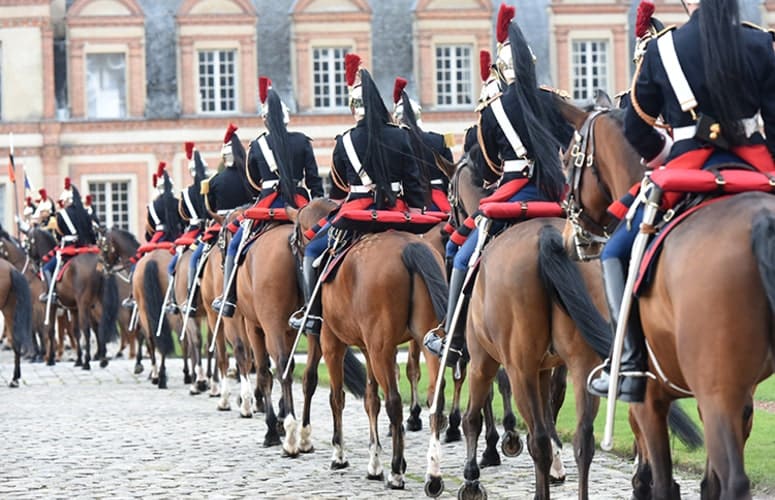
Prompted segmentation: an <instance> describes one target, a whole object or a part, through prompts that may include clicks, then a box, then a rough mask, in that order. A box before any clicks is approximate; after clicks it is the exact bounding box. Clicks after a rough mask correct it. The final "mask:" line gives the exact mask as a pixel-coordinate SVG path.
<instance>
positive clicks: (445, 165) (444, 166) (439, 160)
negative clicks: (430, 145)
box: [433, 151, 457, 179]
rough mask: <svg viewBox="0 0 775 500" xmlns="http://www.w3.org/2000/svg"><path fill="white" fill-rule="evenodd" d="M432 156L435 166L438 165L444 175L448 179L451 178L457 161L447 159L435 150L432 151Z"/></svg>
mask: <svg viewBox="0 0 775 500" xmlns="http://www.w3.org/2000/svg"><path fill="white" fill-rule="evenodd" d="M433 158H434V159H435V160H436V166H437V167H439V170H441V171H442V172H444V175H446V176H447V178H448V179H451V178H452V176H453V175H455V170H456V169H457V163H454V162H451V161H449V160H447V159H446V158H444V157H443V156H441V155H440V154H439V153H438V152H436V151H433Z"/></svg>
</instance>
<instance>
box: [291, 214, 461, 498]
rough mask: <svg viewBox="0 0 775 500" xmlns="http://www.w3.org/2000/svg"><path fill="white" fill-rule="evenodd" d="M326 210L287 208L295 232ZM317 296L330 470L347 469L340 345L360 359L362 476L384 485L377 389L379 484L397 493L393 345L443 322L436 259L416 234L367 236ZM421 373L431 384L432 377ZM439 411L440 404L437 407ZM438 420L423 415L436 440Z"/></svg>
mask: <svg viewBox="0 0 775 500" xmlns="http://www.w3.org/2000/svg"><path fill="white" fill-rule="evenodd" d="M334 206H335V204H334V203H333V202H331V201H330V200H325V199H319V200H313V201H312V202H310V203H309V204H308V205H306V206H305V207H303V208H302V209H300V210H299V211H292V210H287V211H288V213H289V216H290V217H291V219H293V220H295V221H296V222H297V224H298V226H299V230H302V229H307V228H309V227H311V226H312V225H314V224H315V222H317V221H319V220H320V219H321V218H322V217H324V216H327V215H328V214H330V213H331V211H332V210H333V208H334ZM321 293H322V302H323V318H324V321H323V328H322V330H321V334H320V339H319V341H320V350H321V352H322V356H323V358H324V360H325V363H326V365H327V367H328V373H329V378H330V390H331V394H330V405H331V411H332V413H333V420H334V429H333V438H332V444H333V447H334V454H333V459H332V462H331V468H332V469H334V470H336V469H342V468H345V467H348V466H349V462H348V461H347V459H346V456H345V448H344V445H343V433H342V423H343V422H342V411H343V408H344V391H343V383H344V377H345V370H344V358H345V354H346V350H347V347H348V346H357V347H359V348H360V349H361V351H362V352H363V354H364V356H365V358H366V372H367V382H368V383H367V385H366V397H365V399H364V407H365V409H366V413H367V414H368V416H369V429H370V432H369V435H370V438H369V464H368V467H367V473H368V475H367V477H368V478H369V479H372V480H384V472H383V468H382V464H381V462H380V453H381V445H380V442H379V432H378V427H377V419H378V415H379V410H380V400H379V394H378V390H379V389H382V391H383V393H384V395H385V408H386V411H387V414H388V417H389V419H390V431H391V437H392V444H393V446H392V451H393V456H392V460H391V467H390V469H391V470H390V473H389V475H388V478H387V481H386V486H387V487H388V488H391V489H401V488H403V487H404V479H403V475H404V472H405V470H406V461H405V460H404V431H403V427H402V423H403V422H402V420H403V417H402V413H403V408H402V404H401V395H400V394H399V392H398V381H397V378H396V371H395V367H396V347H397V346H398V345H400V344H402V343H404V342H407V341H408V340H410V339H414V340H415V341H416V342H422V338H423V336H424V335H425V332H427V331H428V330H430V329H431V328H435V327H436V326H437V325H438V324H439V323H440V322H442V321H443V318H444V316H445V314H446V297H447V293H448V291H447V285H446V280H445V278H444V266H443V262H442V261H441V257H440V256H439V255H438V253H437V252H435V251H434V250H433V249H432V248H431V247H430V246H429V245H428V243H427V242H425V241H423V240H422V239H421V238H420V237H419V236H415V235H412V234H409V233H405V232H402V231H387V232H382V233H377V234H368V235H365V236H363V237H362V238H360V239H359V240H358V241H357V242H356V243H355V244H354V245H353V247H352V249H351V250H350V251H349V253H348V254H347V255H346V257H345V258H344V259H343V261H342V263H341V265H340V267H339V268H338V270H337V272H336V275H335V276H334V277H333V278H332V279H331V280H329V281H327V282H326V283H324V284H323V286H322V290H321ZM319 359H320V355H319V354H317V353H315V355H314V356H309V357H308V359H307V367H306V371H305V379H306V378H307V376H308V375H309V374H310V373H314V372H315V371H316V370H317V362H318V361H319ZM431 368H432V367H431ZM429 375H430V376H431V378H432V379H434V377H435V375H436V374H435V373H430V374H429ZM313 376H314V375H313ZM306 395H307V391H305V396H306ZM442 399H443V396H442ZM306 404H307V402H306V401H305V405H306ZM443 406H444V405H443V401H442V403H441V405H440V408H443ZM441 419H442V415H441V411H439V412H438V413H437V414H434V415H432V416H431V432H433V433H434V435H435V439H436V440H437V441H438V431H439V425H440V423H441ZM435 466H436V464H435V462H434V457H429V459H428V471H429V474H430V473H431V472H432V471H433V469H434V467H435Z"/></svg>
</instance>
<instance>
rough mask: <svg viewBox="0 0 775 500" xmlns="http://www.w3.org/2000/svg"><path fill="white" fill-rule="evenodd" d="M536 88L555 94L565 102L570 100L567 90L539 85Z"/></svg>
mask: <svg viewBox="0 0 775 500" xmlns="http://www.w3.org/2000/svg"><path fill="white" fill-rule="evenodd" d="M538 88H540V89H541V90H545V91H546V92H551V93H553V94H557V95H558V96H560V97H562V98H563V99H565V100H566V101H567V100H568V99H570V94H569V93H568V91H567V90H563V89H556V88H554V87H550V86H549V85H540V86H539V87H538Z"/></svg>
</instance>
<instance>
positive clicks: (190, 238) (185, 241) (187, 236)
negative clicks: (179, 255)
mask: <svg viewBox="0 0 775 500" xmlns="http://www.w3.org/2000/svg"><path fill="white" fill-rule="evenodd" d="M197 236H199V229H192V230H191V231H189V232H187V233H184V234H183V235H181V236H180V237H179V238H178V239H176V240H175V243H174V245H175V247H181V246H183V247H188V246H191V245H193V244H194V243H195V242H196V238H197ZM170 253H175V248H174V247H173V248H170Z"/></svg>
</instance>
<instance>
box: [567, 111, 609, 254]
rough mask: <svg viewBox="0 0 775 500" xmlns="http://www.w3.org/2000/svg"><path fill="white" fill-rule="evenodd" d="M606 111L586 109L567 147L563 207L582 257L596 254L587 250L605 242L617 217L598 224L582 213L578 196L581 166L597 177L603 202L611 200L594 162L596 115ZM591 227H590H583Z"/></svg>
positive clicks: (582, 207) (581, 175) (580, 192)
mask: <svg viewBox="0 0 775 500" xmlns="http://www.w3.org/2000/svg"><path fill="white" fill-rule="evenodd" d="M606 113H607V110H598V111H594V112H592V113H590V114H589V115H588V116H587V119H586V120H585V121H584V124H583V125H582V126H581V129H580V130H578V131H576V132H575V133H574V134H573V143H572V145H571V147H570V156H569V161H568V162H569V163H570V169H569V171H568V177H567V184H568V186H569V187H570V191H569V192H568V196H567V198H566V199H565V203H564V208H565V212H566V213H567V218H568V220H569V221H570V222H571V224H572V225H573V231H574V235H573V238H574V244H575V247H576V253H577V254H578V256H579V258H581V260H584V261H589V260H595V259H598V258H600V252H598V253H596V254H589V253H587V250H588V249H589V248H591V247H593V246H595V245H599V244H605V243H606V242H607V241H608V239H609V238H610V236H611V234H612V233H613V231H614V229H616V225H617V223H618V221H616V220H615V219H613V218H612V217H611V219H612V220H611V221H610V222H609V223H608V224H602V223H600V222H598V221H596V220H595V219H593V218H592V217H590V216H589V214H587V213H586V211H585V208H584V203H583V201H582V199H581V194H582V191H583V186H582V180H583V178H584V169H591V170H592V174H593V175H594V176H595V179H597V190H598V191H599V192H600V193H602V195H603V197H604V199H605V201H606V204H607V205H610V204H611V203H613V201H614V200H613V197H612V196H611V192H610V191H609V190H608V188H607V187H606V186H605V184H603V180H602V177H601V175H600V170H599V169H598V167H597V164H596V162H595V124H596V122H597V119H598V118H600V117H601V116H603V115H604V114H606ZM586 227H593V228H594V231H590V230H588V229H586Z"/></svg>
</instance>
